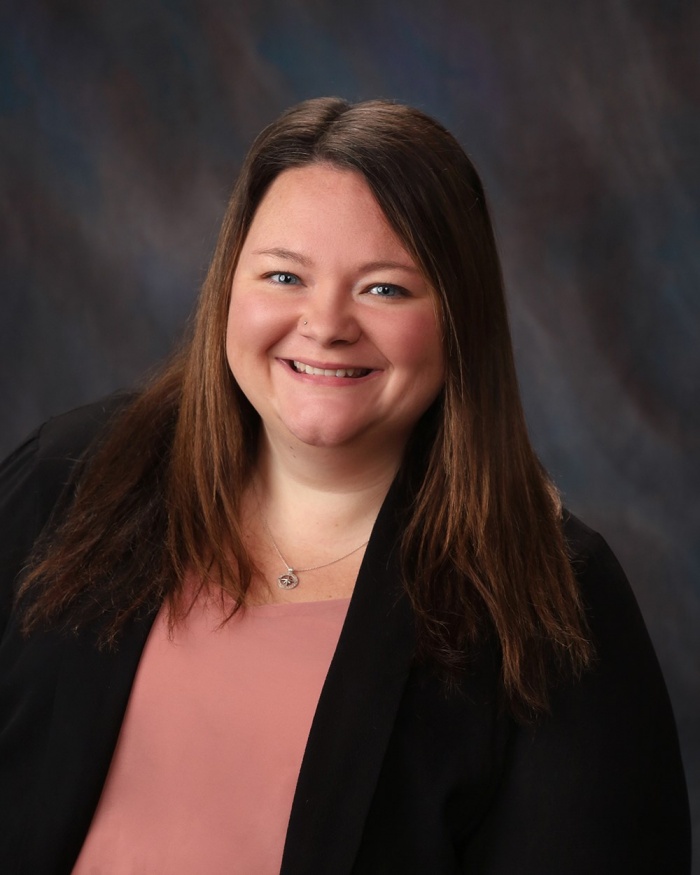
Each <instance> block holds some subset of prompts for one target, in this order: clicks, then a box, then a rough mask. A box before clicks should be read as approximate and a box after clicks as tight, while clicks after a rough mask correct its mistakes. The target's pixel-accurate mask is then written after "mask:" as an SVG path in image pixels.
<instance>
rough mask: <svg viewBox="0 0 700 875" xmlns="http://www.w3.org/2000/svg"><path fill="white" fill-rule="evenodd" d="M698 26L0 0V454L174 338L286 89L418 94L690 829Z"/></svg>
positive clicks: (554, 11) (631, 19)
mask: <svg viewBox="0 0 700 875" xmlns="http://www.w3.org/2000/svg"><path fill="white" fill-rule="evenodd" d="M698 45H700V4H698V3H695V2H680V0H673V2H672V0H645V2H631V0H610V2H607V0H606V2H603V0H600V2H593V0H584V2H580V3H563V2H549V0H530V2H528V3H523V2H520V0H491V2H490V3H488V4H485V3H484V4H477V3H468V2H457V0H452V2H450V0H431V2H430V3H426V2H420V0H387V2H384V3H383V4H381V5H377V4H376V3H375V2H372V3H369V2H365V0H355V2H353V3H348V4H341V3H338V4H334V3H330V2H327V3H323V2H321V0H277V2H275V0H255V2H254V0H246V2H234V0H231V2H224V0H160V2H158V0H119V2H116V0H113V2H107V0H52V2H48V0H46V2H39V0H22V2H18V0H10V2H5V3H4V5H3V7H2V11H0V266H1V273H0V276H1V283H2V286H1V288H2V301H1V307H0V320H1V321H0V411H1V412H0V416H1V417H2V419H1V421H2V428H1V429H0V452H1V454H2V455H3V456H4V455H5V454H6V453H7V452H9V451H10V450H11V449H12V447H13V446H14V445H15V444H17V443H18V442H19V441H20V440H21V439H22V437H23V436H24V435H26V434H27V433H28V432H29V431H30V430H31V429H33V428H34V427H35V426H36V425H38V424H39V423H40V422H42V421H43V420H44V419H46V418H47V417H48V416H50V415H52V414H56V413H59V412H61V411H63V410H65V409H68V408H71V407H74V406H76V405H79V404H81V403H84V402H87V401H90V400H94V399H95V398H98V397H99V396H101V395H103V394H105V393H107V392H110V391H112V390H113V389H115V388H118V387H128V386H132V385H134V384H136V383H137V382H138V381H139V380H140V379H141V378H142V377H143V375H144V373H145V372H147V371H148V370H149V369H152V368H153V367H154V365H155V364H156V363H157V362H158V361H160V360H162V358H163V357H164V356H165V355H167V353H168V351H169V350H171V349H172V347H173V344H174V343H175V342H176V341H177V339H178V338H179V337H180V336H181V334H182V332H183V329H184V326H185V324H186V321H187V318H188V315H189V313H190V312H191V308H192V304H193V301H194V298H195V295H196V292H197V289H198V286H199V284H200V283H201V281H202V279H203V276H204V273H205V270H206V266H207V262H208V259H209V256H210V254H211V251H212V247H213V244H214V240H215V235H216V231H217V227H218V223H219V221H220V219H221V217H222V214H223V211H224V208H225V204H226V200H227V197H228V193H229V191H230V188H231V185H232V182H233V180H234V178H235V175H236V172H237V169H238V167H239V163H240V160H241V158H242V156H243V154H244V152H245V150H246V148H247V146H248V145H249V143H250V141H251V139H252V137H253V136H254V135H255V134H256V133H257V132H258V131H259V130H260V129H261V128H262V127H263V126H264V125H265V124H267V123H268V122H270V121H272V119H274V118H275V117H276V116H277V115H278V114H279V112H280V111H281V110H283V109H284V108H286V107H287V106H289V105H291V104H293V103H296V102H298V101H299V100H302V99H304V98H307V97H312V96H319V95H324V94H336V95H340V96H343V97H346V98H349V99H366V98H371V97H390V98H396V99H398V100H401V101H404V102H408V103H411V104H414V105H416V106H419V107H421V108H422V109H424V110H426V111H427V112H428V113H430V114H432V115H434V116H436V117H437V118H438V119H439V120H441V121H442V122H443V123H444V124H445V125H446V126H447V127H448V128H450V129H451V130H452V131H453V133H454V134H456V136H457V137H458V138H459V139H460V141H461V142H462V143H463V145H464V146H465V148H466V149H467V151H468V152H469V153H470V155H471V156H472V158H473V159H474V161H475V163H476V165H477V167H478V168H479V170H480V172H481V174H482V176H483V179H484V182H485V184H486V188H487V192H488V194H489V195H490V201H491V207H492V211H493V215H494V218H495V222H496V227H497V232H498V236H499V240H500V245H501V251H502V256H503V262H504V268H505V273H506V280H507V287H508V294H509V305H510V311H511V320H512V328H513V334H514V340H515V345H516V355H517V361H518V368H519V374H520V379H521V385H522V390H523V395H524V400H525V406H526V411H527V415H528V420H529V423H530V428H531V432H532V436H533V440H534V443H535V446H536V448H537V450H538V452H539V454H540V456H541V458H542V460H543V461H544V463H545V465H546V466H547V467H548V468H549V470H550V471H551V472H552V474H553V475H554V477H555V479H556V481H557V483H558V485H559V486H560V488H561V489H562V491H563V493H564V497H565V502H566V504H567V505H568V507H569V508H570V509H571V510H573V511H574V512H575V513H576V514H578V515H579V516H581V517H582V518H583V519H584V520H585V521H586V522H587V523H588V524H589V525H591V526H593V527H594V528H597V529H598V530H600V531H602V532H603V533H604V535H605V536H606V538H607V540H608V541H609V542H610V544H611V545H612V547H613V549H614V550H615V552H616V553H617V555H618V557H619V558H620V560H621V562H622V564H623V566H624V567H625V569H626V571H627V573H628V576H629V577H630V580H631V583H632V586H633V588H634V590H635V592H636V594H637V598H638V600H639V602H640V604H641V607H642V610H643V613H644V615H645V617H646V620H647V623H648V626H649V629H650V632H651V635H652V638H653V640H654V643H655V645H656V648H657V652H658V654H659V658H660V660H661V663H662V666H663V669H664V672H665V675H666V678H667V682H668V685H669V689H670V693H671V697H672V700H673V703H674V708H675V712H676V716H677V719H678V724H679V731H680V735H681V743H682V748H683V755H684V760H685V764H686V770H687V775H688V782H689V788H690V793H691V804H692V808H693V817H694V822H695V830H696V844H698V845H700V632H699V631H698V630H699V629H700V498H699V496H700V415H699V413H698V408H699V406H700V392H699V391H698V383H699V381H700V292H699V290H698V285H699V281H700V246H699V243H700V207H699V202H700V201H699V198H700V158H699V157H698V156H700V53H699V52H698ZM641 766H642V764H640V767H641ZM694 871H695V872H696V873H700V865H699V864H698V863H697V862H696V866H695V870H694Z"/></svg>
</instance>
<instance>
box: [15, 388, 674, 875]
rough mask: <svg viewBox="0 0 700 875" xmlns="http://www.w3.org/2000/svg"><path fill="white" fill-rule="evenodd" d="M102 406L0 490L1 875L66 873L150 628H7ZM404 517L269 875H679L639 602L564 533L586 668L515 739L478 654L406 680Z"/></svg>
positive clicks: (48, 438)
mask: <svg viewBox="0 0 700 875" xmlns="http://www.w3.org/2000/svg"><path fill="white" fill-rule="evenodd" d="M119 403H122V400H121V399H116V400H112V401H109V402H107V403H103V404H101V405H94V406H91V407H88V408H83V409H81V410H79V411H74V412H73V413H71V414H67V415H66V416H64V417H59V418H57V419H55V420H51V421H50V422H49V423H48V424H46V425H45V426H44V427H43V428H41V429H40V430H39V431H38V432H37V433H36V434H35V435H33V436H32V437H31V438H30V439H29V441H28V442H27V443H25V444H24V445H23V446H22V447H20V448H19V449H18V450H17V451H16V452H15V453H14V454H13V455H12V456H11V457H10V458H9V459H8V460H7V461H6V462H5V463H4V465H3V466H2V468H1V469H0V532H1V533H2V538H1V539H0V575H1V578H0V609H1V610H2V617H1V618H0V623H1V624H2V628H3V630H4V634H3V638H2V643H1V644H0V819H1V822H2V824H3V828H2V831H0V871H2V872H3V873H7V875H54V873H55V875H59V873H61V875H64V873H70V871H71V868H72V865H73V863H74V861H75V858H76V857H77V854H78V853H79V851H80V847H81V845H82V842H83V840H84V837H85V834H86V832H87V830H88V828H89V824H90V820H91V817H92V815H93V812H94V810H95V806H96V805H97V802H98V800H99V796H100V792H101V789H102V786H103V784H104V781H105V778H106V775H107V772H108V769H109V763H110V760H111V756H112V752H113V750H114V746H115V744H116V740H117V737H118V733H119V729H120V726H121V722H122V719H123V715H124V710H125V708H126V704H127V701H128V697H129V693H130V689H131V684H132V682H133V677H134V674H135V671H136V668H137V666H138V662H139V659H140V655H141V651H142V649H143V646H144V643H145V641H146V637H147V635H148V632H149V629H150V626H151V623H152V620H153V616H151V617H148V618H145V619H143V620H140V621H139V622H136V623H134V624H133V625H132V626H130V627H129V628H128V629H127V630H126V632H125V634H124V636H123V638H122V640H121V643H120V646H119V648H118V649H117V650H116V651H109V652H98V651H97V650H96V649H95V648H94V646H93V644H92V637H93V636H92V635H91V634H90V630H89V629H88V630H85V631H84V632H83V633H81V634H80V635H68V634H60V633H58V632H53V633H45V634H35V635H33V636H31V637H30V638H29V639H28V640H27V639H24V638H23V637H22V636H21V635H20V633H19V631H18V628H17V623H16V617H15V616H14V612H13V611H12V610H11V605H12V598H13V592H14V590H15V587H16V583H17V579H18V577H19V576H20V573H21V569H22V567H23V565H24V563H25V561H26V557H27V554H28V551H29V549H30V547H31V544H32V543H33V541H34V539H35V538H36V536H37V535H38V533H39V532H40V531H41V529H42V527H43V526H45V525H46V524H47V520H49V518H50V516H51V513H52V509H53V508H54V506H55V505H56V502H57V501H58V500H59V496H60V495H61V494H64V490H65V489H66V488H67V484H69V483H70V479H71V475H72V472H73V471H74V470H75V466H76V462H77V460H78V459H79V458H80V456H81V455H82V454H83V453H84V452H85V450H86V448H87V447H89V445H90V443H91V441H92V440H93V438H94V435H95V434H96V433H97V432H98V430H99V429H100V427H101V424H102V423H103V422H104V420H105V418H106V417H107V416H108V415H109V413H110V411H111V410H112V409H113V408H114V407H115V405H117V404H119ZM68 488H69V487H68ZM404 505H405V498H404V497H402V495H401V491H400V489H399V487H398V485H397V484H395V485H394V487H392V490H391V491H390V493H389V495H388V496H387V499H386V501H385V503H384V506H383V508H382V511H381V513H380V515H379V518H378V519H377V523H376V525H375V529H374V531H373V534H372V538H371V540H370V543H369V545H368V548H367V552H366V555H365V559H364V562H363V565H362V568H361V570H360V574H359V577H358V581H357V585H356V588H355V592H354V594H353V597H352V600H351V604H350V608H349V611H348V616H347V619H346V622H345V625H344V627H343V631H342V633H341V636H340V640H339V643H338V647H337V650H336V653H335V656H334V658H333V661H332V663H331V667H330V670H329V674H328V678H327V680H326V683H325V685H324V688H323V691H322V694H321V698H320V701H319V705H318V709H317V712H316V715H315V718H314V722H313V725H312V728H311V733H310V737H309V740H308V744H307V748H306V752H305V756H304V761H303V764H302V769H301V774H300V777H299V782H298V786H297V790H296V794H295V799H294V804H293V808H292V813H291V818H290V824H289V830H288V834H287V842H286V846H285V853H284V859H283V864H282V873H283V875H302V873H304V875H316V873H317V875H328V873H333V875H343V873H347V875H350V873H352V875H380V873H381V875H387V873H397V875H399V873H400V875H428V873H430V875H443V873H444V875H448V873H478V875H516V873H517V875H594V873H595V875H621V873H623V875H624V873H635V875H652V873H653V875H657V873H664V875H687V873H689V871H690V849H689V841H690V840H689V815H688V803H687V795H686V791H685V784H684V779H683V772H682V767H681V762H680V755H679V750H678V741H677V737H676V730H675V725H674V721H673V716H672V713H671V708H670V704H669V701H668V696H667V693H666V689H665V686H664V682H663V679H662V677H661V673H660V670H659V667H658V664H657V661H656V657H655V655H654V652H653V649H652V646H651V643H650V641H649V638H648V635H647V632H646V629H645V627H644V623H643V621H642V618H641V616H640V613H639V610H638V608H637V606H636V603H635V600H634V597H633V595H632V593H631V590H630V588H629V585H628V584H627V581H626V580H625V577H624V574H623V573H622V571H621V569H620V567H619V565H618V564H617V562H616V560H615V558H614V556H613V555H612V553H611V552H610V550H609V548H608V547H607V545H606V544H605V542H604V541H603V539H602V538H601V537H600V536H599V535H597V534H595V533H594V532H592V531H590V530H589V529H587V528H586V527H585V526H584V525H583V524H582V523H580V522H579V521H578V520H576V519H575V518H574V517H572V516H567V517H566V519H565V522H564V525H565V533H566V536H567V538H568V540H569V542H570V545H571V549H572V554H573V556H574V566H575V569H576V572H577V575H578V578H579V581H580V585H581V589H582V593H583V597H584V600H585V603H586V606H587V610H588V612H589V615H590V619H591V625H592V629H593V632H594V636H595V642H596V646H597V650H598V661H597V663H596V666H595V668H594V669H593V670H591V671H590V672H589V673H587V674H586V675H585V676H584V678H583V679H582V680H581V681H580V682H579V683H577V684H572V685H570V686H567V687H566V688H562V689H560V690H558V691H557V692H556V693H555V696H554V699H553V703H552V714H551V716H549V717H546V718H542V719H541V720H540V721H539V723H538V724H537V725H535V726H534V727H529V728H523V727H520V726H518V725H516V724H515V723H514V722H513V721H512V720H510V719H509V718H508V717H506V716H504V715H503V714H502V712H501V709H500V708H499V703H498V696H497V694H496V689H497V663H498V660H497V654H496V653H495V652H492V651H490V650H489V649H488V648H484V649H483V650H482V652H480V653H479V654H475V655H474V657H473V659H472V661H471V668H470V671H469V674H468V677H467V679H466V680H465V682H464V684H463V685H462V688H461V690H459V691H456V692H455V693H454V694H451V695H447V694H446V693H445V692H444V690H443V687H442V685H441V684H440V683H439V682H438V681H437V680H436V678H435V677H434V676H433V675H432V673H431V672H430V670H428V669H427V668H423V667H420V666H417V665H415V664H414V662H413V660H412V653H413V626H412V618H411V612H410V608H409V606H408V604H407V600H406V599H405V598H404V597H403V594H402V592H401V588H400V585H399V578H398V568H397V557H396V552H395V544H396V539H397V536H398V534H399V533H400V530H401V514H402V508H403V507H404ZM232 777H235V776H232ZM253 804H254V801H253Z"/></svg>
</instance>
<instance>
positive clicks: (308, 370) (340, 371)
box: [289, 361, 370, 378]
mask: <svg viewBox="0 0 700 875" xmlns="http://www.w3.org/2000/svg"><path fill="white" fill-rule="evenodd" d="M289 364H290V365H291V367H292V370H294V371H296V372H297V374H310V375H311V376H314V377H355V378H357V377H365V376H367V374H369V372H370V368H332V369H330V368H313V367H311V365H307V364H304V362H297V361H290V362H289Z"/></svg>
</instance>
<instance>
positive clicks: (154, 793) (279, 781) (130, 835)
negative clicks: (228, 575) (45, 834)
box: [73, 598, 349, 875]
mask: <svg viewBox="0 0 700 875" xmlns="http://www.w3.org/2000/svg"><path fill="white" fill-rule="evenodd" d="M348 604H349V599H337V600H329V601H324V602H306V603H298V604H285V605H263V606H260V607H253V608H249V609H248V610H247V611H246V612H245V614H240V615H237V616H236V617H234V618H233V619H232V620H231V621H229V622H228V623H226V624H224V625H223V626H221V625H220V622H221V611H220V607H219V605H218V602H215V601H212V602H209V603H207V601H206V600H205V599H204V598H202V599H200V600H198V602H197V603H196V604H195V606H194V608H193V610H192V611H191V613H190V615H189V617H188V619H187V623H186V625H183V627H182V628H178V629H176V630H175V633H174V636H173V637H172V638H169V637H168V628H167V617H166V614H165V611H164V610H162V611H161V612H160V614H159V615H158V617H157V619H156V622H155V625H154V627H153V630H152V631H151V634H150V636H149V638H148V641H147V643H146V648H145V650H144V653H143V657H142V659H141V662H140V664H139V668H138V672H137V675H136V679H135V683H134V687H133V689H132V693H131V697H130V699H129V705H128V708H127V711H126V716H125V719H124V724H123V726H122V730H121V734H120V736H119V742H118V744H117V747H116V750H115V754H114V758H113V760H112V765H111V767H110V771H109V775H108V777H107V781H106V783H105V787H104V790H103V792H102V797H101V799H100V802H99V805H98V807H97V811H96V812H95V816H94V818H93V822H92V825H91V827H90V831H89V832H88V835H87V838H86V840H85V843H84V845H83V849H82V851H81V853H80V856H79V858H78V861H77V862H76V865H75V867H74V869H73V875H102V873H104V875H145V873H148V875H161V873H162V875H201V873H206V875H219V873H221V875H223V873H226V875H237V873H240V875H273V873H274V875H277V873H279V869H280V864H281V860H282V851H283V847H284V840H285V836H286V831H287V823H288V820H289V813H290V810H291V805H292V798H293V796H294V789H295V786H296V782H297V777H298V775H299V768H300V766H301V760H302V756H303V754H304V748H305V746H306V740H307V737H308V734H309V729H310V727H311V721H312V719H313V715H314V712H315V710H316V705H317V703H318V698H319V695H320V692H321V687H322V685H323V681H324V679H325V677H326V674H327V672H328V667H329V665H330V661H331V658H332V656H333V652H334V650H335V647H336V644H337V641H338V636H339V634H340V629H341V627H342V624H343V621H344V618H345V614H346V611H347V607H348Z"/></svg>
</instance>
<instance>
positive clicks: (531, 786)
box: [0, 98, 689, 875]
mask: <svg viewBox="0 0 700 875" xmlns="http://www.w3.org/2000/svg"><path fill="white" fill-rule="evenodd" d="M0 531H2V533H3V536H2V539H0V548H1V551H2V553H1V555H0V573H1V575H2V577H1V578H0V598H1V600H2V601H1V602H0V606H1V607H2V616H1V619H0V622H1V623H2V631H3V639H2V646H1V648H0V670H1V671H2V673H3V678H4V680H3V683H2V685H0V714H2V715H3V716H2V726H1V727H0V768H1V769H2V781H1V782H0V816H1V817H2V820H3V832H2V836H1V837H0V868H1V869H2V871H3V873H4V872H7V873H20V872H21V873H30V872H31V873H35V872H41V873H44V872H46V873H49V872H51V873H71V872H72V873H75V875H84V873H88V872H95V871H109V872H110V873H111V875H127V873H128V875H133V873H134V872H137V871H138V872H146V871H147V872H149V875H159V873H162V875H166V873H167V875H184V873H200V872H206V873H208V875H219V873H240V875H250V873H251V872H256V873H260V875H272V873H277V872H281V873H283V875H296V873H298V875H301V873H304V875H314V873H318V875H327V873H329V872H332V873H334V875H343V873H347V875H349V873H353V875H370V873H378V872H382V873H397V875H398V873H401V875H411V873H415V875H425V873H431V875H448V873H449V875H452V873H479V875H513V873H515V872H517V873H519V875H590V873H593V872H595V873H596V875H620V873H627V872H629V873H635V875H640V873H641V875H644V873H647V875H652V873H654V875H655V873H658V872H664V873H669V875H674V873H675V875H687V873H688V872H689V847H688V841H689V839H688V834H689V829H688V809H687V798H686V795H685V787H684V779H683V772H682V767H681V763H680V757H679V752H678V743H677V738H676V731H675V726H674V721H673V715H672V713H671V710H670V705H669V702H668V697H667V695H666V690H665V686H664V682H663V678H662V677H661V674H660V671H659V667H658V664H657V662H656V658H655V655H654V652H653V650H652V647H651V644H650V641H649V638H648V636H647V633H646V630H645V628H644V624H643V621H642V619H641V617H640V614H639V611H638V609H637V606H636V604H635V602H634V598H633V596H632V594H631V591H630V589H629V586H628V584H627V582H626V580H625V578H624V575H623V573H622V571H621V569H620V567H619V565H618V564H617V562H616V560H615V558H614V557H613V556H612V554H611V552H610V550H609V549H608V547H607V546H606V544H605V542H604V541H603V540H602V538H601V537H600V536H599V535H597V534H595V533H594V532H592V531H590V530H589V529H587V528H586V526H584V525H583V524H582V523H581V522H579V521H578V520H576V519H575V518H574V517H573V516H571V515H570V514H569V513H567V512H566V511H564V510H562V508H561V504H560V501H559V497H558V494H557V492H556V489H555V487H554V485H553V484H552V483H551V481H550V480H549V478H548V476H547V474H546V472H544V471H543V469H542V467H541V465H540V463H539V461H538V460H537V458H536V456H535V454H534V452H533V450H532V447H531V445H530V442H529V439H528V435H527V430H526V427H525V421H524V416H523V412H522V408H521V404H520V399H519V394H518V387H517V379H516V374H515V367H514V362H513V354H512V348H511V342H510V335H509V330H508V320H507V314H506V306H505V297H504V290H503V284H502V278H501V271H500V265H499V259H498V253H497V251H496V246H495V242H494V236H493V231H492V228H491V222H490V218H489V213H488V209H487V206H486V200H485V196H484V192H483V188H482V185H481V182H480V180H479V177H478V175H477V174H476V171H475V170H474V168H473V166H472V165H471V163H470V161H469V159H468V158H467V156H466V155H465V153H464V151H463V150H462V148H461V147H460V145H459V144H458V143H457V142H456V141H455V139H454V138H453V137H452V136H451V135H450V134H449V133H448V132H447V131H446V130H445V129H444V128H443V127H441V126H440V125H439V124H438V123H437V122H435V121H434V120H432V119H430V118H429V117H427V116H426V115H424V114H423V113H421V112H419V111H417V110H414V109H411V108H409V107H405V106H401V105H398V104H394V103H390V102H386V101H371V102H367V103H359V104H356V105H351V104H348V103H346V102H344V101H342V100H339V99H335V98H327V99H319V100H312V101H308V102H306V103H303V104H300V105H299V106H297V107H294V108H293V109H291V110H289V111H288V112H287V113H285V114H284V115H283V116H282V117H281V118H280V119H278V120H277V121H276V122H274V123H273V124H272V125H270V126H269V127H268V128H266V129H265V130H264V131H263V132H262V133H261V134H260V136H259V137H258V139H257V140H256V141H255V143H254V144H253V146H252V147H251V150H250V152H249V154H248V156H247V158H246V161H245V163H244V166H243V168H242V170H241V173H240V176H239V178H238V181H237V183H236V187H235V189H234V192H233V196H232V198H231V202H230V205H229V208H228V211H227V214H226V217H225V219H224V223H223V226H222V230H221V234H220V238H219V241H218V244H217V249H216V252H215V255H214V259H213V262H212V266H211V268H210V271H209V274H208V276H207V279H206V281H205V284H204V287H203V289H202V293H201V296H200V299H199V303H198V308H197V315H196V320H195V324H194V329H193V333H192V337H191V340H190V342H189V343H188V344H187V346H186V347H185V348H184V349H183V350H182V351H181V352H180V353H179V354H178V355H177V356H176V357H175V358H174V359H173V360H172V361H171V362H169V363H168V364H167V365H166V366H165V367H164V369H163V371H162V373H161V374H160V375H159V376H158V377H157V378H156V379H155V381H154V382H153V384H152V385H151V386H150V387H149V388H147V389H146V390H145V391H143V392H141V393H139V394H135V395H131V396H121V397H118V398H112V399H108V400H107V401H104V402H101V403H100V404H97V405H94V406H91V407H88V408H84V409H82V410H79V411H74V412H72V413H70V414H66V415H65V416H63V417H59V418H57V419H55V420H53V421H50V422H49V423H47V424H46V425H44V426H43V427H42V428H40V429H39V430H38V431H37V432H36V433H35V434H34V435H33V436H32V437H30V438H29V440H28V441H27V442H26V443H25V444H24V445H23V446H22V447H20V448H19V449H18V450H17V451H16V452H15V453H14V454H13V455H12V456H11V457H10V459H8V460H7V461H6V462H5V463H4V465H3V467H2V469H1V470H0Z"/></svg>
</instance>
